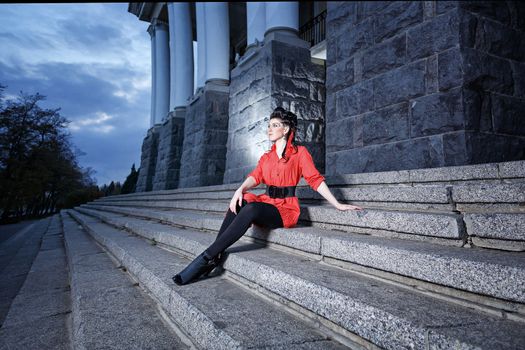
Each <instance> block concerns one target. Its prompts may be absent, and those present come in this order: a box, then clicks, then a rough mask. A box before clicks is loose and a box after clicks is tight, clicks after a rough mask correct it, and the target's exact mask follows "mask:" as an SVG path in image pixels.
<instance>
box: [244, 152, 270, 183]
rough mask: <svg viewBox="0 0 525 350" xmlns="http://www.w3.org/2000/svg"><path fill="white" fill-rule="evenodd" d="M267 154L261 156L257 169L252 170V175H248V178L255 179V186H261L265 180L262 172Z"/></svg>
mask: <svg viewBox="0 0 525 350" xmlns="http://www.w3.org/2000/svg"><path fill="white" fill-rule="evenodd" d="M265 156H266V154H263V155H262V156H261V158H260V159H259V162H258V163H257V166H256V167H255V169H253V170H252V172H251V173H249V174H248V176H247V177H250V176H251V177H253V178H254V179H255V182H256V184H255V186H257V185H259V184H260V183H261V182H262V180H263V175H262V174H263V172H262V167H263V163H264V159H265V158H266V157H265Z"/></svg>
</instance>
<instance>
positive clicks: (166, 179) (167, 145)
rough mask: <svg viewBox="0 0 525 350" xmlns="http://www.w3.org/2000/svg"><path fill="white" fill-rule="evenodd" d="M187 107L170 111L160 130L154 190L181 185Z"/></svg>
mask: <svg viewBox="0 0 525 350" xmlns="http://www.w3.org/2000/svg"><path fill="white" fill-rule="evenodd" d="M185 114H186V113H185V109H181V110H178V111H175V112H170V113H169V114H168V118H166V120H165V121H164V122H163V123H162V126H161V127H160V131H159V142H158V153H157V162H156V166H155V176H154V179H153V191H157V190H169V189H173V188H177V187H178V185H179V172H180V160H181V156H182V141H183V139H184V118H185Z"/></svg>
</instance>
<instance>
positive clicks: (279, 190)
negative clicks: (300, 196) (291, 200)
mask: <svg viewBox="0 0 525 350" xmlns="http://www.w3.org/2000/svg"><path fill="white" fill-rule="evenodd" d="M295 187H296V186H283V187H278V186H266V194H267V195H268V196H270V197H271V198H286V197H295Z"/></svg>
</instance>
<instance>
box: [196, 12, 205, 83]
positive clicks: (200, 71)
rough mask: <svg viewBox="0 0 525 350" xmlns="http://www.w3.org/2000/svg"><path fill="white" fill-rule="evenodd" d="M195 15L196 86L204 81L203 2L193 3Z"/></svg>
mask: <svg viewBox="0 0 525 350" xmlns="http://www.w3.org/2000/svg"><path fill="white" fill-rule="evenodd" d="M195 12H196V16H197V51H198V53H197V86H198V87H203V86H204V83H205V82H206V25H205V21H206V17H205V13H204V3H203V2H198V3H196V4H195Z"/></svg>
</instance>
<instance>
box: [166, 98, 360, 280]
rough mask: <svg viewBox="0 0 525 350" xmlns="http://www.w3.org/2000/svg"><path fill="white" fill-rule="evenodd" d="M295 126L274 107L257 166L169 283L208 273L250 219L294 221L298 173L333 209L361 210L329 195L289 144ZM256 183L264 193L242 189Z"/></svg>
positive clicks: (306, 157)
mask: <svg viewBox="0 0 525 350" xmlns="http://www.w3.org/2000/svg"><path fill="white" fill-rule="evenodd" d="M296 131H297V116H296V115H295V114H293V113H291V112H289V111H286V110H285V109H284V108H282V107H277V108H276V109H275V110H274V111H273V113H272V114H271V116H270V123H269V124H268V137H269V139H270V141H272V142H273V146H272V148H271V150H269V151H267V152H266V153H265V154H263V155H262V156H261V158H260V159H259V163H258V164H257V167H256V168H255V169H254V170H253V171H252V172H251V173H250V174H249V175H248V177H247V178H246V180H245V181H244V182H243V183H242V185H241V186H240V187H239V188H238V189H237V191H235V194H234V195H233V198H232V199H231V202H230V207H229V209H228V212H227V213H226V217H225V218H224V221H223V222H222V225H221V228H220V230H219V233H218V234H217V237H216V239H215V242H213V243H212V244H211V245H210V246H209V247H208V248H207V249H206V250H205V251H203V252H202V253H201V254H200V255H199V256H197V257H196V258H195V259H194V260H193V261H192V262H191V263H190V264H189V265H188V266H187V267H186V268H185V269H184V270H182V271H181V272H179V273H178V274H177V275H175V276H174V277H173V281H174V282H175V283H177V284H179V285H183V284H187V283H189V282H191V281H193V280H196V279H198V278H199V277H200V276H202V275H208V274H209V273H210V272H211V271H212V270H213V269H214V268H215V267H216V266H218V264H219V262H220V258H221V254H222V252H224V250H226V248H228V247H229V246H231V245H232V244H233V243H235V242H236V241H237V240H239V239H240V238H241V237H242V236H243V235H244V234H245V233H246V231H247V230H248V228H249V227H250V226H251V225H252V224H256V225H258V226H262V227H267V228H270V229H275V228H278V227H286V228H289V227H293V226H295V225H296V224H297V221H298V220H299V213H300V209H299V200H298V199H297V197H296V196H295V187H296V185H297V183H299V180H300V179H301V176H303V177H304V178H305V180H306V182H307V183H308V184H309V185H310V187H312V188H313V189H314V190H316V191H317V192H319V193H320V194H321V195H322V196H323V197H324V198H325V199H326V200H327V201H328V202H330V203H331V204H332V205H333V206H334V207H336V208H337V209H339V210H361V208H360V207H357V206H353V205H349V204H342V203H339V201H338V200H337V199H336V198H335V197H334V196H333V195H332V193H331V192H330V190H329V189H328V186H327V185H326V183H325V181H324V177H323V176H322V175H321V174H320V173H319V171H318V170H317V169H316V167H315V165H314V163H313V160H312V156H311V155H310V153H309V152H308V150H307V149H306V147H304V146H298V145H296V144H295V133H296ZM261 182H262V183H265V184H266V185H267V187H266V193H264V194H261V195H258V196H257V195H255V194H253V193H250V192H246V191H247V190H249V189H251V188H253V187H255V186H257V185H258V184H260V183H261Z"/></svg>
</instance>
